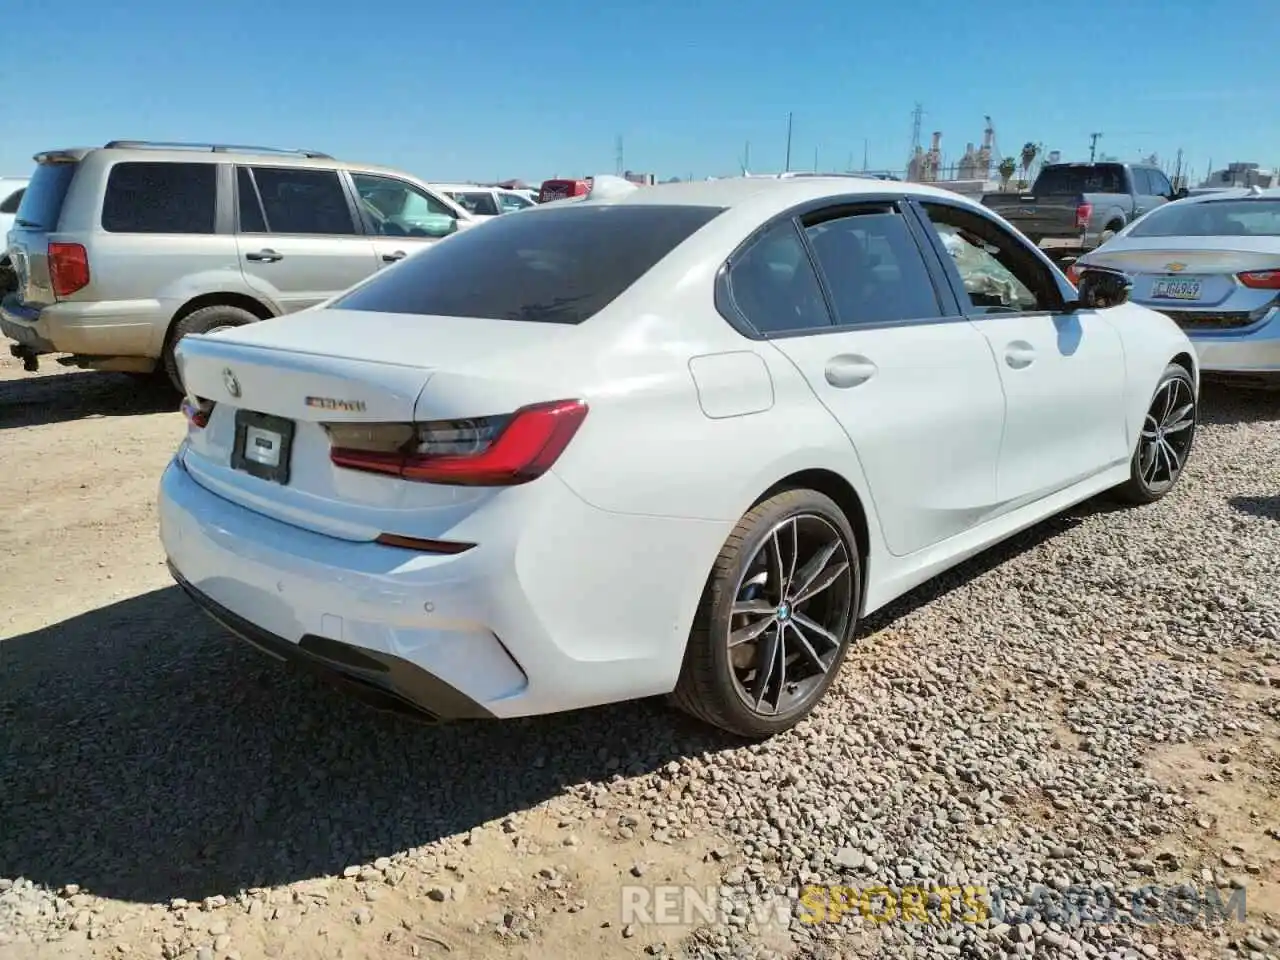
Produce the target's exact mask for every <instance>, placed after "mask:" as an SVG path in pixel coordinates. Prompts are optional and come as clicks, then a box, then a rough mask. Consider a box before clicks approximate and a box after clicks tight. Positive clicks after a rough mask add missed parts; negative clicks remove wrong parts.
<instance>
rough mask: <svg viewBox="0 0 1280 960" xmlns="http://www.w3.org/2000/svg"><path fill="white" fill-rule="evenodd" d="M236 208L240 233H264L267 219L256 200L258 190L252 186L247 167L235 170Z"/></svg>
mask: <svg viewBox="0 0 1280 960" xmlns="http://www.w3.org/2000/svg"><path fill="white" fill-rule="evenodd" d="M236 208H237V210H238V211H239V216H240V232H241V233H266V232H267V219H266V217H265V216H263V213H262V203H261V202H260V201H259V200H258V189H257V187H255V186H254V185H253V175H252V174H251V173H249V168H248V167H237V168H236Z"/></svg>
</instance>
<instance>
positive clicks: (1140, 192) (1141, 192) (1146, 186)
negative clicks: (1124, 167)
mask: <svg viewBox="0 0 1280 960" xmlns="http://www.w3.org/2000/svg"><path fill="white" fill-rule="evenodd" d="M1129 173H1130V175H1131V176H1132V177H1133V192H1134V194H1135V195H1136V196H1139V197H1149V196H1152V195H1154V194H1155V191H1154V190H1152V189H1151V178H1150V176H1149V175H1148V173H1147V171H1146V170H1144V169H1142V167H1134V168H1133V169H1132V170H1130V171H1129Z"/></svg>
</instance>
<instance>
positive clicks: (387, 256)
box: [382, 250, 408, 263]
mask: <svg viewBox="0 0 1280 960" xmlns="http://www.w3.org/2000/svg"><path fill="white" fill-rule="evenodd" d="M407 256H408V254H407V253H405V252H404V251H403V250H397V251H396V252H395V253H384V254H383V255H382V259H383V260H384V261H386V262H387V263H395V262H396V261H397V260H403V259H404V258H405V257H407Z"/></svg>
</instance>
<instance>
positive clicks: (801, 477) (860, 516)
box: [752, 467, 871, 615]
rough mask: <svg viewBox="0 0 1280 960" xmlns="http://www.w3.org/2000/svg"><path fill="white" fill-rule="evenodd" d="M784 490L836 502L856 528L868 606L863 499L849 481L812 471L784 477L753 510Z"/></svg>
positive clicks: (868, 548)
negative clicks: (810, 492) (813, 492)
mask: <svg viewBox="0 0 1280 960" xmlns="http://www.w3.org/2000/svg"><path fill="white" fill-rule="evenodd" d="M784 490H816V491H817V492H818V493H821V494H823V495H824V496H827V497H830V498H831V499H832V500H834V501H835V503H836V506H838V507H839V508H840V510H841V511H842V512H843V513H844V515H845V517H846V518H848V520H849V526H851V527H852V528H853V536H854V540H855V542H856V545H857V547H858V559H859V560H860V561H861V562H860V563H859V567H860V568H861V570H860V573H861V583H859V585H858V586H859V589H860V591H861V593H860V596H859V598H858V603H859V606H860V607H861V606H862V605H863V604H865V603H866V596H867V571H868V569H869V568H870V560H871V529H870V526H869V525H868V519H867V509H866V507H865V506H864V505H863V503H862V497H861V496H859V494H858V491H857V489H856V488H855V487H854V485H853V484H852V483H850V482H849V481H848V479H847V478H845V477H843V476H841V475H840V474H838V473H836V472H835V471H834V470H828V469H826V468H825V467H811V468H809V469H805V470H799V471H796V472H795V473H791V474H789V475H787V476H785V477H783V478H782V479H781V480H779V481H777V482H776V483H774V484H773V485H772V486H770V487H769V488H768V489H767V490H765V491H764V492H763V493H762V494H760V496H759V497H757V498H756V500H755V502H754V503H753V504H752V506H753V507H754V506H755V505H756V504H758V503H762V502H763V501H765V500H768V499H769V498H770V497H773V496H777V495H778V494H779V493H782V492H783V491H784ZM861 612H862V611H861V610H859V615H861Z"/></svg>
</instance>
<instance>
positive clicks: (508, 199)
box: [498, 193, 533, 213]
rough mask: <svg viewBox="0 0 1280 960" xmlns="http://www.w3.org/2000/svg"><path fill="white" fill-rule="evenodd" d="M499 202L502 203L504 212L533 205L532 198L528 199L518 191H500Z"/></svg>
mask: <svg viewBox="0 0 1280 960" xmlns="http://www.w3.org/2000/svg"><path fill="white" fill-rule="evenodd" d="M498 202H499V203H500V204H501V205H502V212H503V213H511V212H512V211H513V210H523V209H525V208H526V207H532V206H533V201H532V200H528V199H526V198H525V197H522V196H520V194H518V193H500V194H498Z"/></svg>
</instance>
